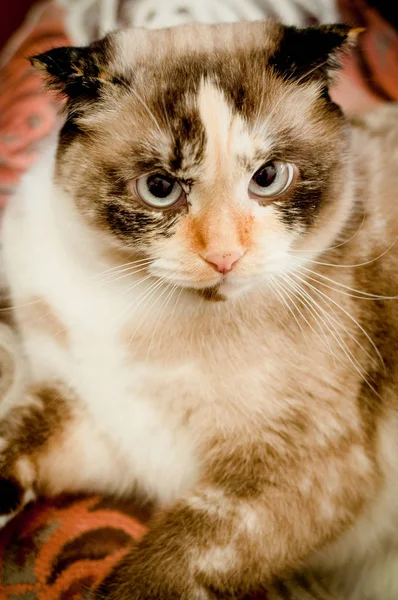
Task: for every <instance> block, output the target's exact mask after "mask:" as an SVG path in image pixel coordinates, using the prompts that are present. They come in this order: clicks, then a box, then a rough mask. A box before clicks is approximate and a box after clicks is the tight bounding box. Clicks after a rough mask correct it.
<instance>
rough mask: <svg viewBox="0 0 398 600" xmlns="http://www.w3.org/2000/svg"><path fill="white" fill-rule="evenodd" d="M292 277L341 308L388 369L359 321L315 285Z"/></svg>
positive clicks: (295, 275)
mask: <svg viewBox="0 0 398 600" xmlns="http://www.w3.org/2000/svg"><path fill="white" fill-rule="evenodd" d="M292 275H294V277H296V279H299V280H300V281H301V282H302V283H303V284H304V285H306V286H307V287H310V288H311V289H312V290H313V291H314V292H315V293H316V294H317V295H318V296H322V297H323V298H326V300H328V301H329V302H332V304H334V305H335V306H336V307H337V308H339V309H340V310H341V311H342V312H343V313H344V314H345V315H346V316H347V317H348V318H349V319H350V320H351V321H352V322H353V323H354V324H355V325H356V326H357V327H358V328H359V329H360V330H361V331H362V333H363V334H364V336H365V337H366V339H367V340H368V341H369V343H370V344H371V345H372V347H373V348H374V350H375V352H376V354H377V356H378V357H379V360H380V362H381V364H382V365H383V367H384V369H385V368H386V367H385V363H384V359H383V357H382V355H381V353H380V350H379V349H378V347H377V346H376V344H375V343H374V341H373V340H372V338H371V337H370V335H369V334H368V332H367V331H366V330H365V329H364V328H363V327H362V325H361V324H360V323H358V321H357V320H356V319H355V318H354V317H353V316H352V315H351V314H350V313H349V312H348V311H347V310H346V309H345V308H344V307H343V306H341V305H340V304H339V303H338V302H336V301H335V300H333V298H331V297H330V296H328V295H327V294H325V293H324V292H321V290H318V289H317V288H316V287H315V286H314V285H312V283H309V282H308V281H306V280H305V279H303V278H302V277H300V276H299V275H297V274H296V273H292Z"/></svg>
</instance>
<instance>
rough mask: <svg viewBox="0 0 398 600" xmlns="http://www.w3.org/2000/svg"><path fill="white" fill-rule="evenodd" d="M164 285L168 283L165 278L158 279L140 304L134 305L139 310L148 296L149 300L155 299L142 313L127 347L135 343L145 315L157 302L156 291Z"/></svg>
mask: <svg viewBox="0 0 398 600" xmlns="http://www.w3.org/2000/svg"><path fill="white" fill-rule="evenodd" d="M163 285H167V284H165V282H164V281H163V280H160V281H157V282H155V285H152V286H151V287H150V288H149V290H148V293H147V294H146V295H144V297H143V298H142V299H141V301H140V302H139V303H138V304H136V305H134V310H137V308H139V306H141V304H142V303H143V302H144V301H145V300H146V299H147V298H148V299H149V300H150V299H152V298H153V299H154V301H153V302H152V303H151V304H150V305H147V309H146V311H145V313H144V314H143V315H142V317H141V320H140V322H139V323H138V325H137V327H136V328H135V330H134V331H133V334H132V336H131V337H130V341H129V343H128V344H127V348H129V347H130V346H131V344H132V343H133V341H134V338H135V336H136V335H137V332H138V331H139V330H140V328H141V325H142V324H143V322H144V319H145V317H146V316H147V314H148V312H149V310H150V309H151V308H152V307H153V305H154V304H155V302H156V300H157V298H156V295H155V294H156V291H157V290H158V289H159V288H160V287H161V286H163Z"/></svg>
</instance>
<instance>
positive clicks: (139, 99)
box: [129, 86, 163, 137]
mask: <svg viewBox="0 0 398 600" xmlns="http://www.w3.org/2000/svg"><path fill="white" fill-rule="evenodd" d="M129 91H130V92H131V93H132V94H133V95H134V96H135V97H136V98H137V100H138V101H139V102H140V103H141V105H142V106H143V107H144V108H145V110H146V111H147V113H148V115H149V116H150V117H151V119H152V121H153V123H154V124H155V125H156V128H157V130H158V131H159V133H160V135H161V136H162V137H163V131H162V129H161V127H160V125H159V123H158V121H157V119H156V117H155V115H154V114H153V112H152V111H151V109H150V108H149V106H148V105H147V104H146V102H144V100H143V99H142V98H141V96H140V95H139V94H138V93H137V91H136V90H135V89H134V87H133V86H131V87H130V88H129Z"/></svg>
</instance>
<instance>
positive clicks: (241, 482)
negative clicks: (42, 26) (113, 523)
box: [0, 22, 398, 600]
mask: <svg viewBox="0 0 398 600" xmlns="http://www.w3.org/2000/svg"><path fill="white" fill-rule="evenodd" d="M358 33H359V32H358V31H357V30H351V29H350V28H349V27H346V26H343V25H331V26H322V27H314V28H307V29H296V28H294V27H284V26H282V25H279V24H276V23H272V22H255V23H236V24H228V25H187V26H181V27H176V28H171V29H165V30H157V31H155V30H154V31H145V30H139V29H137V30H122V31H118V32H115V33H112V34H109V35H108V36H107V37H105V38H104V39H103V40H101V41H98V42H95V43H93V44H91V45H90V46H89V47H81V48H72V47H70V48H58V49H53V50H50V51H49V52H47V53H45V54H42V55H39V56H36V57H34V58H33V59H32V62H33V64H34V66H36V67H37V68H39V69H40V70H41V71H42V72H43V74H44V77H45V78H46V80H47V82H48V84H49V85H50V87H52V88H53V89H55V90H56V91H57V92H58V93H60V94H61V95H62V96H63V97H64V98H65V113H66V117H65V121H64V124H63V126H62V129H61V131H60V134H59V136H58V138H57V139H54V140H53V141H51V143H49V147H48V150H47V151H46V153H45V155H44V156H43V158H42V160H41V161H40V163H39V164H38V165H36V166H35V167H34V168H33V169H32V170H31V172H30V173H29V174H28V175H27V176H26V177H25V178H24V180H23V182H22V184H21V186H20V189H19V192H18V195H17V197H15V199H13V201H12V202H11V203H10V204H9V206H8V207H7V209H6V212H5V216H4V220H3V224H2V245H3V248H2V260H3V263H4V273H5V278H6V282H7V285H8V287H9V293H10V298H11V303H12V306H13V315H14V318H15V322H16V331H15V333H13V335H14V338H12V343H11V342H10V344H11V345H12V348H13V352H14V354H15V352H16V351H15V348H18V347H19V346H21V355H23V356H24V362H23V365H25V366H24V368H26V376H25V377H22V381H23V382H24V383H23V385H22V387H21V386H20V387H19V393H16V392H15V389H14V391H13V398H14V399H13V401H10V400H9V398H8V396H7V394H4V396H5V398H4V399H3V401H2V406H3V407H6V408H3V410H2V420H1V422H0V434H1V452H2V460H1V471H0V475H1V479H0V497H1V502H0V508H1V510H0V512H1V514H2V515H3V517H2V522H3V523H5V522H6V521H7V520H9V519H10V518H12V517H13V516H14V515H15V514H16V513H17V512H18V511H19V510H21V509H22V508H23V506H24V505H25V504H26V502H27V501H29V500H31V499H32V498H35V497H37V496H54V495H57V494H60V493H63V492H70V493H73V492H77V493H80V492H89V493H101V494H102V493H104V494H105V493H106V494H116V495H120V496H122V495H129V494H136V493H140V494H143V495H145V496H146V497H147V498H149V499H150V500H151V501H153V502H154V504H155V506H156V508H157V510H156V516H155V518H154V521H153V524H152V527H151V528H150V531H149V533H148V534H147V535H146V536H145V537H144V539H143V541H142V543H141V544H140V545H138V546H137V547H135V548H133V549H132V550H131V553H129V554H128V556H127V557H126V558H125V559H123V561H122V562H121V563H120V564H119V565H118V566H117V567H116V568H115V569H114V570H113V572H112V573H111V575H110V576H109V577H108V579H107V580H106V581H105V582H104V585H103V586H102V588H101V589H100V590H98V592H97V596H96V597H98V598H102V597H107V598H110V599H111V600H127V599H129V600H144V599H145V600H149V599H152V600H156V599H158V600H163V599H168V598H170V599H179V600H195V599H206V600H207V599H211V598H213V599H217V598H218V599H221V598H227V597H228V598H241V597H246V596H247V595H249V594H254V593H258V594H260V596H259V597H265V596H266V597H267V598H269V599H273V600H275V599H280V600H281V599H285V600H286V599H289V598H290V599H300V600H301V599H305V598H306V599H308V598H312V599H314V600H315V599H318V600H319V599H329V600H338V599H340V600H343V599H344V600H359V599H361V600H365V599H367V600H396V598H397V594H398V570H397V569H396V564H397V547H398V545H397V544H398V504H397V502H396V490H397V481H398V479H397V476H398V465H397V450H398V436H397V431H398V419H397V413H398V399H397V389H398V383H397V381H398V380H397V369H398V361H397V357H398V336H397V329H398V317H397V313H396V303H395V298H396V294H397V290H398V285H397V284H398V275H397V262H398V256H397V247H396V244H395V242H396V240H397V237H398V219H397V214H398V208H397V203H396V202H395V199H396V194H397V192H396V190H397V185H398V169H397V168H396V162H397V157H398V126H397V115H398V111H397V109H396V107H388V108H384V109H382V110H381V111H380V112H378V113H375V114H372V115H369V116H368V117H364V118H361V119H357V120H356V121H352V122H348V121H347V119H346V118H345V117H344V116H343V114H342V112H341V110H340V109H339V107H338V106H337V105H336V104H334V103H333V102H332V101H331V99H330V97H329V88H330V86H331V84H332V83H333V80H334V78H335V76H336V74H337V73H338V68H339V65H340V62H341V56H342V54H344V52H345V51H346V50H347V49H348V48H349V47H350V46H351V45H352V44H354V43H355V38H356V37H357V35H358ZM10 335H11V334H10ZM16 354H18V352H16ZM14 370H15V372H16V371H18V369H16V368H15V369H14ZM264 594H265V596H264Z"/></svg>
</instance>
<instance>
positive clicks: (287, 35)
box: [270, 25, 364, 84]
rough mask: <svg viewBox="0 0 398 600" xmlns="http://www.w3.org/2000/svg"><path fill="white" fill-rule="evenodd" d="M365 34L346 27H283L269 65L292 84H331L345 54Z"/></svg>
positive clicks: (360, 29) (359, 30) (358, 29)
mask: <svg viewBox="0 0 398 600" xmlns="http://www.w3.org/2000/svg"><path fill="white" fill-rule="evenodd" d="M362 31H364V30H363V29H362V28H357V29H352V28H350V27H348V26H347V25H323V26H320V27H307V28H305V29H297V28H296V27H284V28H283V33H282V37H281V39H280V43H279V47H278V49H277V51H276V52H275V54H274V55H273V56H272V57H271V60H270V65H271V66H272V67H273V68H274V69H275V70H276V71H277V72H278V73H279V74H281V75H282V76H283V77H284V78H286V79H289V80H298V79H300V81H306V80H307V78H308V79H312V80H315V79H318V80H319V79H323V80H324V81H325V83H326V84H328V83H330V81H331V79H332V78H333V74H334V72H335V71H337V70H338V69H339V68H340V66H341V65H340V59H341V56H342V54H343V53H344V51H346V50H347V49H348V48H349V47H350V46H352V45H355V43H356V41H357V38H358V35H359V34H360V33H361V32H362Z"/></svg>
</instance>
